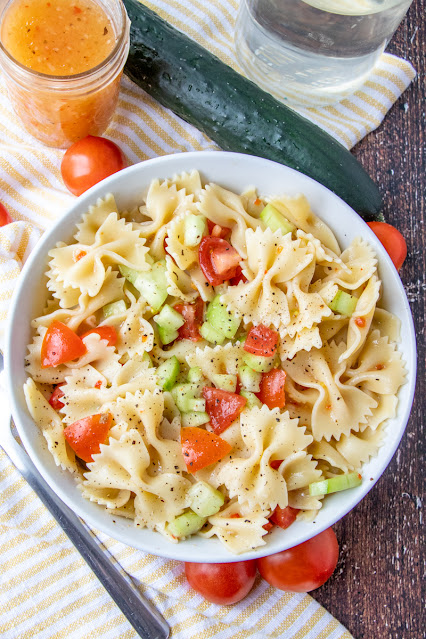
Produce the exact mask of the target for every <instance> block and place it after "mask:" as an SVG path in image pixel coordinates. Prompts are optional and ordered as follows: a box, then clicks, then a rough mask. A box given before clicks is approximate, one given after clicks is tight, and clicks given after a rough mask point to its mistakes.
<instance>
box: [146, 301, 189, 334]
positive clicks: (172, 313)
mask: <svg viewBox="0 0 426 639" xmlns="http://www.w3.org/2000/svg"><path fill="white" fill-rule="evenodd" d="M152 319H153V320H154V322H156V324H158V326H161V327H162V328H165V329H167V330H168V331H177V329H178V328H180V327H181V326H183V325H184V324H185V320H184V319H183V317H182V315H181V314H180V313H178V312H177V311H176V310H175V309H174V308H172V307H171V306H169V304H164V306H163V308H162V309H161V311H160V312H159V314H158V315H154V317H153V318H152Z"/></svg>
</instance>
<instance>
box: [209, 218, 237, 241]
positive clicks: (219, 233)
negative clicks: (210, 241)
mask: <svg viewBox="0 0 426 639" xmlns="http://www.w3.org/2000/svg"><path fill="white" fill-rule="evenodd" d="M207 228H208V230H209V235H212V236H213V237H221V238H223V239H225V238H226V237H228V235H230V234H231V229H229V228H228V227H227V226H220V224H215V223H214V222H212V221H211V220H209V218H207Z"/></svg>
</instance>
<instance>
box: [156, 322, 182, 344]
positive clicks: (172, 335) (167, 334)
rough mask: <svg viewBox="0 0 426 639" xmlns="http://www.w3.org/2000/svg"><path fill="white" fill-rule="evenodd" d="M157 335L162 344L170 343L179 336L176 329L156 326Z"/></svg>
mask: <svg viewBox="0 0 426 639" xmlns="http://www.w3.org/2000/svg"><path fill="white" fill-rule="evenodd" d="M158 335H159V336H160V339H161V342H162V344H164V345H166V344H171V343H172V342H174V341H175V339H177V338H178V337H179V333H178V332H177V331H173V330H169V329H168V328H163V327H162V326H159V327H158Z"/></svg>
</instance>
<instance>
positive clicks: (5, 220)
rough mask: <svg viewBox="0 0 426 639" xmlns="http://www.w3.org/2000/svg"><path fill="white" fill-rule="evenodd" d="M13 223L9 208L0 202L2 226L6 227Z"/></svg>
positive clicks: (0, 224) (0, 221) (0, 222)
mask: <svg viewBox="0 0 426 639" xmlns="http://www.w3.org/2000/svg"><path fill="white" fill-rule="evenodd" d="M11 222H13V220H12V218H11V217H10V214H9V211H8V210H7V208H6V207H5V206H4V205H3V204H2V203H1V202H0V226H6V224H10V223H11Z"/></svg>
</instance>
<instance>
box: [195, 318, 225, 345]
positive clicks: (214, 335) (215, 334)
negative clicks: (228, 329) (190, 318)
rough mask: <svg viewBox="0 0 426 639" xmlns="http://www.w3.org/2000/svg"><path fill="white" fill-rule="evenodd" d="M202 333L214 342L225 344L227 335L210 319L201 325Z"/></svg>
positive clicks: (206, 338)
mask: <svg viewBox="0 0 426 639" xmlns="http://www.w3.org/2000/svg"><path fill="white" fill-rule="evenodd" d="M200 335H201V337H203V338H204V339H205V340H207V341H208V342H211V343H212V344H223V342H224V341H225V335H224V334H223V333H221V332H220V331H218V330H216V329H215V328H214V327H213V326H212V325H211V324H210V322H208V321H207V322H204V324H202V325H201V326H200Z"/></svg>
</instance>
